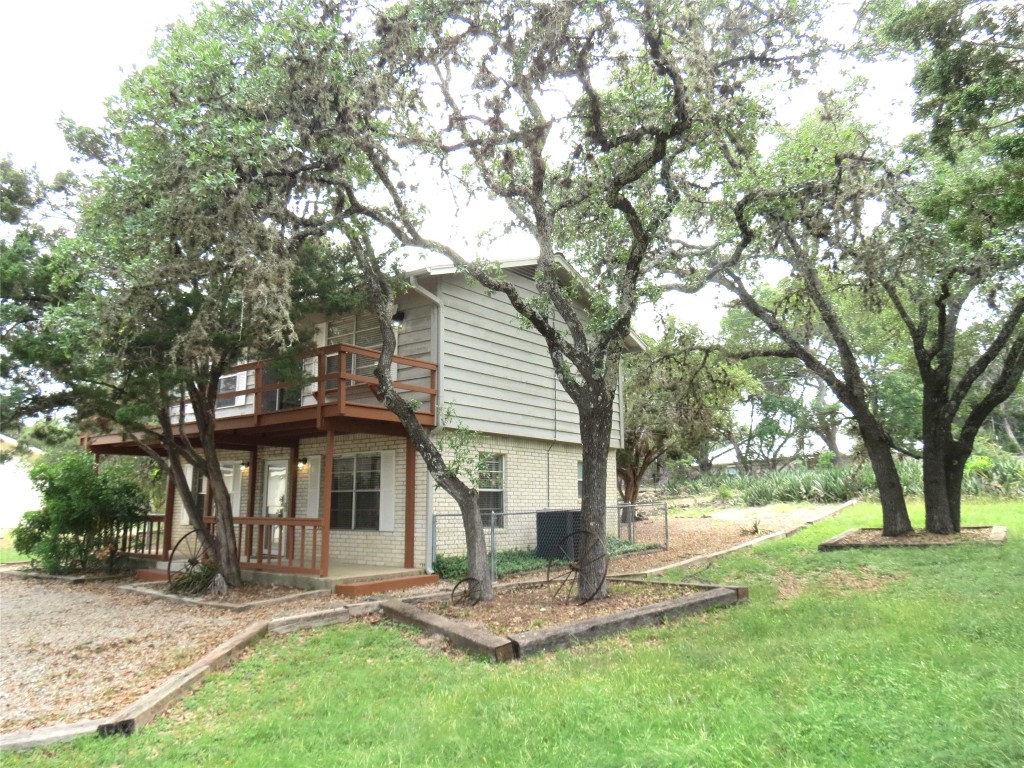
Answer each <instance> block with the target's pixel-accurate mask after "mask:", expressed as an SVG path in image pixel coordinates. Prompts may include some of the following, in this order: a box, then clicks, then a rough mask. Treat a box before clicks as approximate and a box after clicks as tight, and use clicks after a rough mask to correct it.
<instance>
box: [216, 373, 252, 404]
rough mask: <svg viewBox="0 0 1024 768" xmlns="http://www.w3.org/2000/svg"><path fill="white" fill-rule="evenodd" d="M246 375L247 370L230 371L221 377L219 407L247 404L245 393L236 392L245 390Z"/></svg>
mask: <svg viewBox="0 0 1024 768" xmlns="http://www.w3.org/2000/svg"><path fill="white" fill-rule="evenodd" d="M245 377H246V372H245V371H239V372H238V373H229V374H226V375H224V376H221V377H220V381H219V382H218V383H217V392H218V395H219V396H218V397H217V407H218V408H235V407H237V406H240V405H245V395H244V394H236V393H237V392H242V391H243V390H245Z"/></svg>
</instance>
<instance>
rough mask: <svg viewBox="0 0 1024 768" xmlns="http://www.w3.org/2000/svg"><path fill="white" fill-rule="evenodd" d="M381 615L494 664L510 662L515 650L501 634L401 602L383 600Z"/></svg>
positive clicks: (510, 642) (509, 641)
mask: <svg viewBox="0 0 1024 768" xmlns="http://www.w3.org/2000/svg"><path fill="white" fill-rule="evenodd" d="M381 609H382V610H383V611H384V615H385V616H386V617H387V618H389V619H391V620H392V621H397V622H400V623H402V624H411V625H413V626H415V627H419V628H420V629H425V630H427V631H428V632H432V633H435V634H439V635H444V636H445V637H446V638H448V642H450V643H451V644H452V645H454V646H456V647H457V648H461V649H463V650H464V651H469V652H470V653H476V654H480V655H482V656H487V657H489V658H491V659H493V660H494V661H498V662H501V661H512V660H513V659H515V658H516V649H515V646H514V645H513V644H512V641H511V640H509V638H507V637H503V636H502V635H495V634H492V633H490V632H488V631H487V630H485V629H478V628H476V627H471V626H470V625H468V624H466V623H465V622H462V621H457V620H455V619H449V618H448V617H447V616H441V615H439V614H436V613H432V612H430V611H424V610H423V609H422V608H418V607H416V606H415V605H412V604H410V603H406V602H403V601H402V600H385V601H384V602H383V603H381Z"/></svg>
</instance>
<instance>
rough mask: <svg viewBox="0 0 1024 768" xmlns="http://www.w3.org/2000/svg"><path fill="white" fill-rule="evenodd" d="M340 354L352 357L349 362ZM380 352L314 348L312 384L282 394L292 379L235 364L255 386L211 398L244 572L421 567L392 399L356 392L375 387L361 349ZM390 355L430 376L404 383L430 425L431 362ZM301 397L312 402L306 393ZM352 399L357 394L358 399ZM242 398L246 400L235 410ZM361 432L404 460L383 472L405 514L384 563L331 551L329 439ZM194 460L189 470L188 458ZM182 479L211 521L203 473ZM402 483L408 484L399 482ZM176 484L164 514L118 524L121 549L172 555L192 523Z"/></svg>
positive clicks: (108, 445) (410, 467)
mask: <svg viewBox="0 0 1024 768" xmlns="http://www.w3.org/2000/svg"><path fill="white" fill-rule="evenodd" d="M339 355H340V356H341V357H340V358H339V357H338V356H339ZM347 355H352V356H353V359H352V360H351V361H348V362H346V361H345V356H347ZM376 355H377V353H376V352H375V351H374V350H368V349H362V348H353V347H351V345H333V346H332V347H329V348H322V349H320V350H318V354H317V360H318V364H317V366H316V367H317V370H318V371H319V372H320V375H319V377H318V382H317V384H316V386H315V387H307V388H306V389H305V390H304V391H305V392H306V393H310V394H307V395H305V396H303V397H301V398H291V397H285V396H284V394H283V393H284V390H285V389H286V387H288V386H289V385H285V384H280V383H276V382H275V380H274V378H273V377H272V376H269V375H266V372H265V371H264V365H265V364H264V363H256V364H251V365H247V366H240V367H239V369H238V370H239V374H238V375H239V377H241V376H242V375H243V374H244V375H245V376H246V380H247V381H249V382H251V383H252V385H253V386H252V387H251V388H249V389H245V390H234V391H232V396H231V398H230V400H228V399H225V401H224V403H223V406H224V407H223V408H221V407H220V406H221V403H220V402H218V410H217V414H216V416H217V418H216V422H215V424H216V435H215V438H216V444H217V448H218V454H223V455H224V456H225V457H226V459H225V462H222V464H221V467H222V471H223V470H224V468H225V463H226V464H227V465H229V471H230V473H231V479H230V481H228V482H229V486H228V491H229V494H230V495H231V497H232V506H233V515H232V526H233V528H234V535H235V541H236V544H237V548H238V552H239V560H240V565H241V568H242V570H243V574H244V575H245V577H246V579H247V580H252V581H262V582H265V581H274V580H276V581H278V582H279V583H289V582H292V583H296V582H298V581H300V580H301V581H305V582H309V583H310V584H312V583H313V582H319V583H320V586H324V585H325V584H326V583H327V582H329V583H331V584H344V583H350V582H353V581H365V580H371V579H377V578H400V577H405V576H408V575H410V572H411V574H422V568H417V567H416V566H417V557H416V556H417V541H416V533H415V532H416V528H417V526H416V511H417V510H416V493H415V487H416V462H417V455H416V451H415V449H414V447H413V445H412V443H411V442H409V441H408V439H407V438H406V436H405V432H404V430H403V429H402V428H401V426H400V425H399V424H398V423H397V420H396V418H395V417H394V415H393V414H392V413H391V412H390V411H388V410H387V409H385V408H383V407H381V406H380V405H379V404H374V405H369V404H367V403H366V402H365V400H364V398H363V396H361V395H359V394H358V391H363V392H365V391H368V390H372V386H373V385H372V384H371V383H370V382H373V381H375V380H373V379H369V378H368V377H367V376H365V375H362V374H359V373H355V372H354V371H357V370H361V368H365V364H364V363H357V361H356V358H364V357H367V356H372V357H375V356H376ZM332 360H337V362H331V361H332ZM396 361H397V362H398V364H400V365H401V366H402V369H403V370H406V371H411V372H412V373H411V374H410V375H413V376H414V378H416V379H417V380H418V381H424V380H425V381H426V382H429V386H426V387H424V386H421V385H419V384H412V383H409V384H405V385H402V384H399V387H400V388H402V387H403V386H404V387H406V388H408V391H409V392H410V393H414V394H416V395H417V396H418V397H419V398H421V399H422V401H424V404H423V406H421V407H420V410H419V411H418V413H417V417H418V419H419V420H420V421H421V423H424V424H425V425H427V426H429V425H432V424H433V421H434V403H435V398H436V390H435V386H436V372H437V366H436V365H435V364H433V363H428V362H424V361H419V360H412V359H406V358H396ZM268 370H269V369H268ZM241 380H242V379H241V378H239V381H241ZM307 397H313V398H314V399H315V402H314V403H312V404H310V403H308V402H307V401H306V398H307ZM371 399H373V398H371ZM358 400H363V402H359V403H358V404H356V401H358ZM266 406H271V407H266ZM424 406H425V407H424ZM241 409H244V410H246V411H249V412H248V413H239V412H238V411H239V410H241ZM182 427H183V428H182V436H181V439H182V440H187V441H190V442H192V443H193V444H195V443H196V442H197V439H196V438H197V435H196V434H195V428H194V424H190V423H186V424H184V425H182ZM357 438H358V439H360V440H364V441H369V440H376V441H377V442H380V441H382V440H386V441H388V443H387V444H388V447H389V449H390V450H389V451H387V453H389V454H392V455H393V456H392V457H391V464H392V466H393V468H394V469H395V470H397V469H398V468H399V467H401V469H402V475H403V476H402V477H392V478H390V480H391V481H392V483H393V489H392V494H393V495H394V496H396V498H393V499H391V501H392V505H391V515H392V516H393V517H394V518H400V519H399V520H396V521H395V524H394V528H393V529H391V530H393V531H394V532H395V533H391V534H389V546H388V556H387V557H383V558H381V561H382V562H383V563H386V564H383V565H375V564H366V563H365V562H360V563H357V562H350V560H351V559H352V558H351V557H348V556H347V555H349V554H351V553H350V552H348V553H346V552H344V551H338V552H335V553H334V554H333V555H332V552H331V544H332V541H331V540H332V535H331V532H332V494H333V495H337V491H338V489H337V488H336V487H332V482H333V472H332V469H333V467H334V464H335V454H336V443H337V444H340V445H345V444H347V442H350V441H352V440H355V439H357ZM82 443H83V445H84V446H86V447H88V448H89V449H90V450H92V451H93V452H95V453H97V454H112V455H118V454H121V455H129V454H134V455H140V454H141V453H142V451H141V449H140V447H139V446H138V444H137V443H136V442H135V441H134V440H132V439H127V438H125V437H123V436H119V435H101V436H92V437H86V438H83V439H82ZM396 449H397V450H396ZM189 471H190V474H191V472H192V470H191V468H189ZM226 480H227V477H226ZM193 483H194V484H193ZM189 484H190V488H191V490H192V492H193V493H195V494H196V495H197V496H198V497H199V498H198V499H197V500H198V501H199V503H200V504H201V505H202V506H203V509H204V522H205V524H206V525H207V527H208V528H209V529H210V530H213V529H214V528H215V526H216V519H215V517H214V515H213V509H212V494H209V493H207V492H206V486H205V478H202V477H196V478H192V477H191V476H190V479H189ZM401 488H404V492H401V491H395V490H394V489H401ZM177 495H178V489H177V488H176V487H175V486H174V484H173V482H170V481H169V482H168V488H167V499H166V503H165V507H164V511H163V514H152V515H150V516H149V517H148V518H147V519H146V520H145V521H144V522H143V523H142V524H141V525H139V526H137V527H135V528H134V529H133V530H131V531H124V532H122V533H121V535H120V541H119V549H121V551H124V552H126V553H128V554H131V555H134V556H137V557H140V558H147V559H152V560H157V561H162V562H164V563H166V562H168V561H169V560H173V559H175V557H176V555H175V547H176V545H177V544H178V542H179V541H180V540H181V538H182V537H183V536H184V535H185V534H186V533H187V532H188V530H190V528H189V526H188V523H187V517H186V516H185V515H184V511H183V507H182V505H181V502H180V500H176V496H177ZM176 502H177V503H176ZM176 510H177V512H176ZM337 513H338V511H337V510H334V514H335V515H337ZM334 530H335V539H336V542H335V543H336V545H337V539H338V536H339V531H338V530H337V527H335V529H334ZM421 530H423V528H422V526H421ZM340 535H341V536H344V532H340ZM398 537H401V538H402V540H401V542H399V541H397V539H398ZM353 538H354V537H353ZM420 549H422V547H420ZM421 565H422V562H421ZM271 576H274V577H278V578H274V579H271V578H270V577H271Z"/></svg>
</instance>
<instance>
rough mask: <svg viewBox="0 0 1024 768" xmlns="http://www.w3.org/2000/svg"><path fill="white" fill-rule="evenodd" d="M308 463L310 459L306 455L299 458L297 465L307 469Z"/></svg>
mask: <svg viewBox="0 0 1024 768" xmlns="http://www.w3.org/2000/svg"><path fill="white" fill-rule="evenodd" d="M308 464H309V459H307V458H306V457H305V456H303V457H302V458H301V459H299V460H298V462H297V463H296V464H295V466H296V467H298V468H299V469H305V468H306V466H307V465H308Z"/></svg>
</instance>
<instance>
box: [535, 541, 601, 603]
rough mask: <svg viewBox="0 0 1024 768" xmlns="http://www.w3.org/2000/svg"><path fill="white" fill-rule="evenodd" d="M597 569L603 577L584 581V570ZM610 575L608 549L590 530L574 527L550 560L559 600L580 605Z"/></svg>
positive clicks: (550, 573)
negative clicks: (589, 581)
mask: <svg viewBox="0 0 1024 768" xmlns="http://www.w3.org/2000/svg"><path fill="white" fill-rule="evenodd" d="M587 570H593V571H594V572H595V573H596V574H599V575H600V578H598V579H597V580H596V582H595V583H594V584H588V585H584V584H583V583H582V580H581V578H580V573H581V572H583V571H587ZM607 575H608V553H607V552H606V551H605V548H604V542H603V541H601V539H600V537H598V536H595V535H594V534H592V533H590V532H589V531H573V532H572V533H570V534H567V535H566V536H564V537H563V538H562V540H561V541H559V542H558V546H557V547H556V548H555V555H554V557H552V558H551V560H549V561H548V589H549V590H550V592H551V596H552V597H553V598H554V599H556V600H565V601H566V602H573V601H575V602H577V603H579V604H580V605H582V604H583V603H587V602H590V601H591V600H593V599H594V597H595V596H596V595H597V593H598V592H599V591H600V589H601V585H602V584H604V580H605V577H606V576H607Z"/></svg>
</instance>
